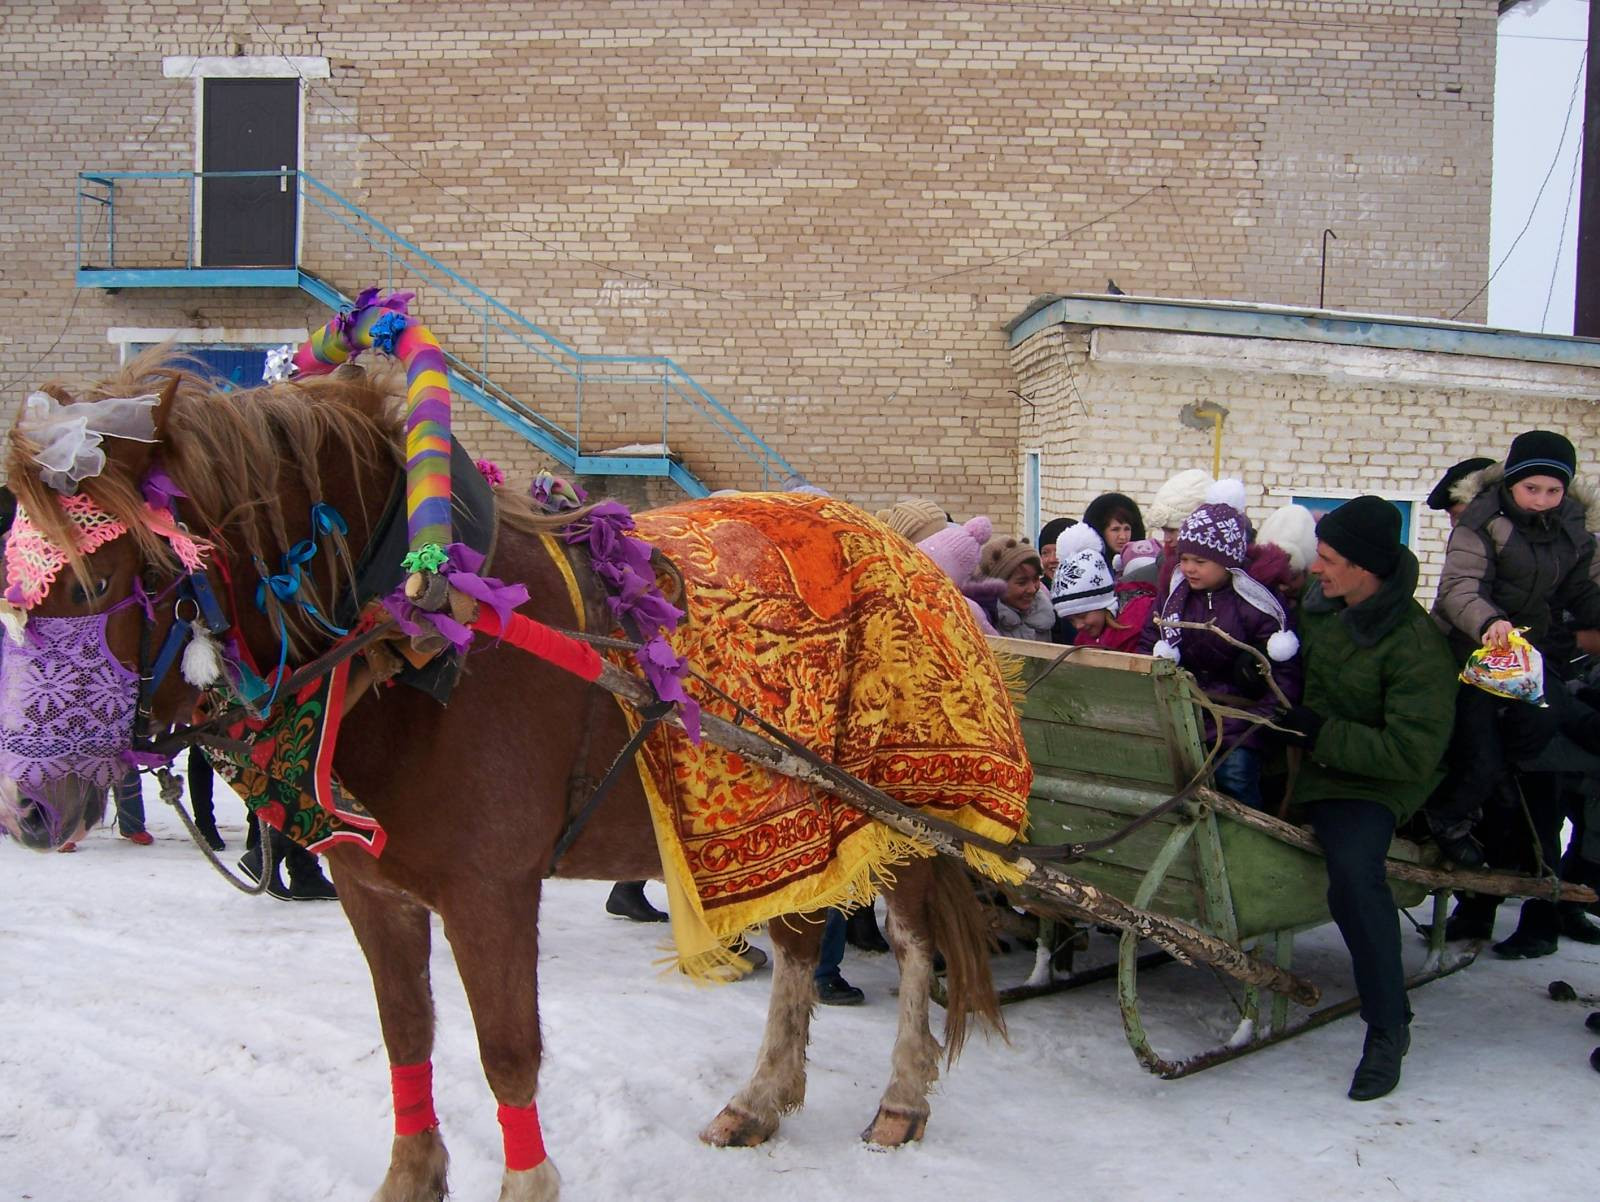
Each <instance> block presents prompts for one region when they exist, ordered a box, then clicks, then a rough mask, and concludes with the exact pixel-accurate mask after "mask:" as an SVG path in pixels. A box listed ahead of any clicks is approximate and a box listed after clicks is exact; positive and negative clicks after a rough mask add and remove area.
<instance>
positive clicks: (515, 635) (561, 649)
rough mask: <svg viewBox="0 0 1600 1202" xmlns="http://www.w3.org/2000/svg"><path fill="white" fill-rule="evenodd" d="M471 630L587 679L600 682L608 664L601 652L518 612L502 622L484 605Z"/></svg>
mask: <svg viewBox="0 0 1600 1202" xmlns="http://www.w3.org/2000/svg"><path fill="white" fill-rule="evenodd" d="M472 628H473V629H474V630H476V631H477V632H478V633H479V634H486V635H488V636H489V637H490V638H499V639H502V640H504V641H505V642H507V643H510V644H511V645H512V646H513V647H517V648H520V649H521V650H523V651H526V652H528V654H530V655H537V656H538V657H539V658H540V659H542V660H546V661H547V662H549V663H552V664H554V665H555V666H556V667H558V668H560V669H562V670H563V671H566V672H571V673H572V674H573V675H574V676H580V677H582V678H583V679H584V680H591V681H592V680H598V679H600V671H601V669H602V668H603V667H604V664H605V661H604V660H602V659H601V658H600V653H599V652H598V651H596V650H595V649H594V648H593V647H591V646H589V645H588V644H587V643H580V642H578V641H577V640H576V639H572V638H568V637H567V636H566V635H564V634H562V633H560V632H559V631H557V630H553V629H551V628H550V627H549V626H546V625H545V624H544V623H543V622H538V621H535V620H534V619H532V618H529V617H525V616H524V615H522V614H517V613H514V614H512V615H511V616H510V618H509V620H507V621H505V622H501V620H500V615H499V614H497V613H496V612H495V611H494V610H493V609H491V608H490V607H489V606H487V605H485V606H484V607H483V608H481V609H480V610H479V611H478V619H477V621H475V622H473V624H472Z"/></svg>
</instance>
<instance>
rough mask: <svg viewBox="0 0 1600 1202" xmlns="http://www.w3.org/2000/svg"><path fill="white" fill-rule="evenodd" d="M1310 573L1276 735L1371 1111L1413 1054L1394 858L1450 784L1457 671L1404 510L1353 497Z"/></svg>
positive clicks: (1321, 533) (1322, 537)
mask: <svg viewBox="0 0 1600 1202" xmlns="http://www.w3.org/2000/svg"><path fill="white" fill-rule="evenodd" d="M1311 574H1312V576H1313V577H1314V579H1312V580H1311V581H1310V582H1309V583H1308V584H1307V586H1306V593H1305V597H1304V599H1303V600H1302V603H1301V610H1300V622H1301V625H1300V644H1301V649H1302V654H1303V656H1304V657H1305V698H1304V702H1303V703H1302V704H1301V705H1297V706H1295V707H1294V708H1293V709H1291V710H1289V711H1288V712H1287V714H1285V715H1284V717H1283V718H1282V719H1281V720H1280V722H1279V724H1280V725H1282V726H1285V727H1287V728H1289V729H1291V730H1293V731H1295V732H1296V734H1295V738H1294V739H1293V740H1292V741H1293V742H1295V743H1297V744H1298V745H1299V746H1301V747H1303V748H1304V750H1305V761H1304V763H1303V764H1302V766H1301V769H1300V774H1299V777H1298V779H1297V780H1296V781H1295V788H1294V802H1295V804H1296V805H1298V806H1301V807H1303V808H1304V809H1305V810H1306V811H1307V812H1308V814H1309V817H1310V819H1311V824H1312V826H1313V827H1315V829H1316V832H1317V837H1318V839H1319V840H1320V841H1321V843H1322V848H1323V854H1324V856H1325V857H1326V860H1327V867H1328V909H1329V912H1330V913H1332V915H1333V920H1334V921H1335V922H1336V923H1338V924H1339V933H1340V934H1341V935H1343V936H1344V941H1345V946H1346V947H1348V948H1349V949H1350V960H1351V964H1352V966H1353V968H1354V970H1355V978H1356V988H1357V990H1358V991H1359V992H1360V994H1361V1017H1362V1018H1363V1019H1364V1020H1366V1024H1367V1037H1366V1044H1365V1046H1364V1048H1363V1050H1362V1054H1361V1063H1360V1064H1359V1065H1358V1066H1357V1068H1356V1071H1355V1076H1354V1078H1353V1079H1352V1080H1351V1082H1350V1097H1352V1098H1354V1099H1355V1100H1356V1101H1358V1102H1366V1101H1370V1100H1372V1099H1373V1098H1381V1097H1382V1096H1383V1095H1384V1094H1386V1093H1388V1092H1389V1091H1390V1090H1392V1089H1394V1087H1395V1086H1396V1085H1397V1084H1399V1082H1400V1061H1401V1058H1402V1057H1403V1056H1404V1055H1405V1054H1406V1049H1407V1048H1409V1047H1410V1044H1411V1030H1410V1022H1411V1009H1410V1006H1409V1005H1408V1004H1407V1002H1406V986H1405V971H1404V969H1403V968H1402V967H1401V963H1400V922H1399V917H1398V915H1397V914H1396V912H1395V902H1394V895H1393V894H1392V893H1390V892H1389V882H1388V878H1387V876H1386V875H1385V873H1384V858H1385V856H1386V855H1387V853H1388V850H1389V841H1390V839H1391V838H1393V836H1394V831H1395V824H1396V823H1397V822H1400V821H1403V820H1404V819H1406V818H1409V817H1410V816H1411V815H1412V814H1413V813H1415V812H1416V810H1417V809H1419V808H1420V807H1421V805H1422V803H1423V802H1424V801H1425V800H1426V799H1427V797H1428V795H1429V793H1430V792H1432V790H1433V788H1434V786H1435V785H1437V784H1438V782H1439V780H1440V778H1441V777H1442V776H1443V768H1442V761H1443V758H1444V753H1445V748H1446V747H1447V746H1448V745H1449V742H1450V726H1451V722H1452V720H1453V718H1454V714H1455V693H1456V667H1455V660H1454V659H1453V658H1452V657H1451V654H1450V649H1449V647H1448V645H1447V644H1446V643H1445V640H1444V636H1443V635H1441V634H1440V633H1439V630H1438V628H1437V627H1436V626H1435V625H1434V623H1433V621H1432V619H1430V618H1429V617H1428V615H1427V614H1426V613H1425V612H1424V611H1423V609H1422V607H1421V606H1420V605H1418V604H1417V602H1416V599H1415V598H1414V597H1413V595H1412V594H1413V593H1414V592H1415V591H1416V587H1417V558H1416V556H1415V555H1413V554H1412V553H1411V552H1410V550H1408V549H1407V548H1406V547H1404V546H1402V545H1401V542H1400V512H1399V510H1397V509H1396V508H1395V507H1394V506H1393V505H1392V504H1390V503H1389V502H1388V501H1385V500H1384V499H1383V498H1382V497H1374V496H1365V497H1357V498H1355V499H1354V500H1353V501H1348V502H1346V503H1345V504H1343V505H1341V506H1340V507H1339V508H1338V509H1335V510H1334V511H1333V512H1331V513H1329V514H1328V515H1327V516H1326V517H1324V518H1323V519H1322V521H1321V522H1319V523H1318V524H1317V557H1316V559H1315V561H1313V563H1312V564H1311Z"/></svg>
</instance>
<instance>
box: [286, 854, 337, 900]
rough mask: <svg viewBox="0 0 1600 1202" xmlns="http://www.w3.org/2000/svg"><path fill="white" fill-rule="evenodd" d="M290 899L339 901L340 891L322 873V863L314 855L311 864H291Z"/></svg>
mask: <svg viewBox="0 0 1600 1202" xmlns="http://www.w3.org/2000/svg"><path fill="white" fill-rule="evenodd" d="M289 900H290V901H338V900H339V891H338V890H337V889H335V888H334V887H333V882H332V881H330V880H329V879H328V878H327V877H325V876H323V875H322V865H320V864H318V863H317V861H316V857H314V856H313V857H312V858H311V863H309V864H301V865H298V866H297V865H295V864H293V863H291V864H290V865H289Z"/></svg>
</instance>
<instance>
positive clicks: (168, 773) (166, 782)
mask: <svg viewBox="0 0 1600 1202" xmlns="http://www.w3.org/2000/svg"><path fill="white" fill-rule="evenodd" d="M156 779H157V780H158V781H160V783H161V800H162V801H164V802H166V803H167V804H168V805H169V806H171V807H172V808H173V809H174V810H176V811H177V812H178V817H179V819H181V820H182V822H183V828H184V830H186V831H188V832H189V838H191V839H193V840H194V845H195V846H196V847H198V848H199V849H200V852H201V854H202V855H204V856H205V858H206V859H207V860H209V861H210V862H211V867H213V868H215V869H216V870H217V872H218V873H219V874H221V876H222V879H223V880H225V881H227V882H228V884H230V885H232V886H233V887H234V888H235V889H237V890H238V891H239V892H240V893H244V894H248V895H249V896H251V897H254V896H257V895H259V894H262V893H265V892H266V890H267V882H268V881H270V880H272V878H273V876H274V875H275V874H276V872H277V869H278V864H277V861H276V860H275V859H274V858H273V851H272V828H271V827H269V826H268V825H267V820H266V819H265V818H262V817H261V816H260V815H256V816H255V819H254V820H255V822H256V824H257V826H258V827H259V829H260V832H261V842H260V844H259V846H260V848H261V879H260V880H258V881H256V882H255V883H254V884H250V883H249V882H247V881H245V880H244V879H243V878H242V877H237V876H235V875H234V874H233V873H232V872H231V871H230V870H229V869H228V866H227V865H226V864H224V863H223V862H222V861H221V860H220V859H219V858H218V857H217V853H216V852H215V851H213V850H212V848H211V844H209V843H207V842H206V840H205V836H204V835H202V834H201V833H200V828H199V827H197V826H195V824H194V819H193V818H191V817H190V816H189V811H188V810H186V809H184V807H183V782H182V781H180V780H179V779H178V778H177V777H176V776H174V775H173V773H172V769H170V768H157V769H156Z"/></svg>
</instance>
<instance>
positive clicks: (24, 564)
mask: <svg viewBox="0 0 1600 1202" xmlns="http://www.w3.org/2000/svg"><path fill="white" fill-rule="evenodd" d="M56 499H57V500H58V501H59V502H60V503H61V508H62V509H63V510H64V511H65V512H66V515H67V517H68V518H70V519H71V520H72V524H73V525H74V526H75V527H77V544H78V548H77V549H78V553H79V554H80V555H88V554H90V553H91V552H93V551H95V550H97V549H98V548H100V547H103V546H105V545H106V544H107V543H109V542H112V541H114V540H116V539H118V538H121V537H122V536H123V535H124V534H126V533H127V532H128V527H127V525H126V524H125V523H123V522H120V521H118V520H117V519H116V518H115V517H113V516H112V515H111V514H109V513H107V512H106V511H105V510H104V509H102V508H100V506H98V505H96V504H95V502H94V499H93V498H92V497H90V496H88V495H87V494H85V493H74V494H72V495H71V496H67V497H57V498H56ZM145 520H146V522H148V523H149V526H150V528H151V529H152V530H154V531H155V532H156V533H157V534H159V535H161V536H162V537H163V538H165V539H166V540H167V544H168V545H169V546H170V547H171V548H172V552H173V554H174V555H176V556H177V557H178V561H179V562H180V563H182V564H183V566H184V568H185V569H186V570H187V571H190V572H198V571H199V570H200V568H201V567H202V566H203V565H204V563H205V554H206V552H207V551H208V550H210V544H209V543H207V542H204V541H203V540H200V539H196V538H193V537H191V536H190V535H188V534H186V533H184V532H183V531H182V530H179V529H178V528H177V526H176V525H175V524H174V523H173V520H172V517H171V515H170V514H166V513H162V512H161V511H160V510H158V509H152V508H151V507H150V506H149V505H146V506H145ZM66 566H67V553H66V552H65V551H64V550H62V549H61V548H60V547H58V546H56V545H55V544H54V543H53V542H51V541H50V540H49V539H48V538H47V537H45V534H44V532H43V531H42V530H40V529H39V528H38V527H37V526H35V525H34V524H33V520H32V519H31V518H30V517H29V516H28V511H27V510H26V509H24V508H23V507H22V506H21V505H18V506H17V517H16V521H15V522H14V523H13V524H12V526H11V533H10V534H9V535H8V536H7V537H6V580H7V587H6V600H7V601H10V602H11V603H12V604H13V605H20V606H21V607H22V608H23V609H32V608H33V607H34V606H35V605H37V604H39V602H40V601H43V600H44V598H45V596H46V595H47V594H48V593H49V592H50V586H51V585H53V584H54V583H55V580H56V576H57V575H59V574H60V572H61V569H62V568H64V567H66Z"/></svg>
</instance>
